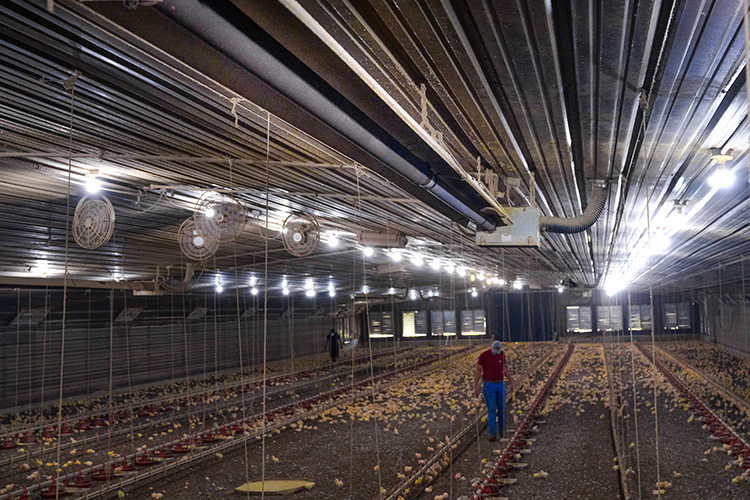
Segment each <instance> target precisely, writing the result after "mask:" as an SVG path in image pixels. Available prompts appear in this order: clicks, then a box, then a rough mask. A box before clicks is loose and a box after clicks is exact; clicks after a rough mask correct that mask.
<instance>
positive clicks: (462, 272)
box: [456, 266, 466, 278]
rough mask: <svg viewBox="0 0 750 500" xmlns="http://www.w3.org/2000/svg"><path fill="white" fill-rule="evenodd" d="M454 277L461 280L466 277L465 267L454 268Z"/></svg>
mask: <svg viewBox="0 0 750 500" xmlns="http://www.w3.org/2000/svg"><path fill="white" fill-rule="evenodd" d="M456 275H457V276H459V277H461V278H463V277H464V276H466V266H458V267H457V268H456Z"/></svg>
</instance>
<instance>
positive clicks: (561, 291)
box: [557, 285, 565, 293]
mask: <svg viewBox="0 0 750 500" xmlns="http://www.w3.org/2000/svg"><path fill="white" fill-rule="evenodd" d="M564 291H565V287H564V286H562V285H557V292H558V293H563V292H564Z"/></svg>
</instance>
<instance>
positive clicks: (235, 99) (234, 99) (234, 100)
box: [229, 97, 245, 128]
mask: <svg viewBox="0 0 750 500" xmlns="http://www.w3.org/2000/svg"><path fill="white" fill-rule="evenodd" d="M244 100H245V99H244V98H243V97H232V98H231V99H229V102H231V103H232V111H231V113H232V116H234V128H239V126H240V117H239V115H238V114H237V104H239V103H241V102H242V101H244Z"/></svg>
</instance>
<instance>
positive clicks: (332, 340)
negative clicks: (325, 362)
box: [325, 328, 344, 363]
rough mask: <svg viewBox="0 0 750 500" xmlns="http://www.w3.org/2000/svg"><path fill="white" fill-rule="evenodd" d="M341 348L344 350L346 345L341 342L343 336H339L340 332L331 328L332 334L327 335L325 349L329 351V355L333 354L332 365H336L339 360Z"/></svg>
mask: <svg viewBox="0 0 750 500" xmlns="http://www.w3.org/2000/svg"><path fill="white" fill-rule="evenodd" d="M339 347H341V348H343V347H344V343H343V342H342V341H341V335H339V332H337V331H336V330H334V329H333V328H331V333H329V334H328V335H326V347H325V349H329V348H330V350H329V353H330V354H331V363H335V362H336V360H337V359H339Z"/></svg>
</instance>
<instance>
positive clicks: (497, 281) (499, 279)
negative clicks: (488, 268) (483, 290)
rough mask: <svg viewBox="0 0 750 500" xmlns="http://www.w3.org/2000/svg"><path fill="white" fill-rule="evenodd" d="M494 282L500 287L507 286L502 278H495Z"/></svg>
mask: <svg viewBox="0 0 750 500" xmlns="http://www.w3.org/2000/svg"><path fill="white" fill-rule="evenodd" d="M492 281H493V282H494V283H495V284H496V285H498V286H503V285H505V280H504V279H502V278H500V277H499V276H495V277H494V278H492Z"/></svg>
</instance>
